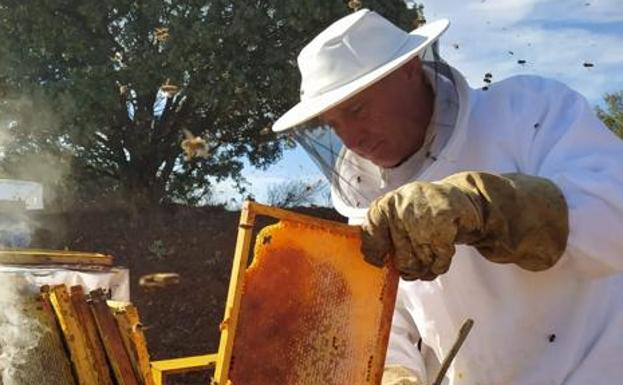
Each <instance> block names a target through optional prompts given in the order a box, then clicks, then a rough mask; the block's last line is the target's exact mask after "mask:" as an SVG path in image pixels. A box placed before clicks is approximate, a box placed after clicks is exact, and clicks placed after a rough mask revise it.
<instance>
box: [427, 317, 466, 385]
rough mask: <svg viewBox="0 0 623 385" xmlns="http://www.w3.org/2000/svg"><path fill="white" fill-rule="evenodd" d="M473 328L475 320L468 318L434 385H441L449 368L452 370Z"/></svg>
mask: <svg viewBox="0 0 623 385" xmlns="http://www.w3.org/2000/svg"><path fill="white" fill-rule="evenodd" d="M472 326H474V320H473V319H471V318H468V319H466V320H465V322H463V326H461V329H460V330H459V335H458V336H457V338H456V341H454V345H452V348H451V349H450V351H449V352H448V355H447V356H446V358H445V359H444V360H443V363H442V364H441V368H439V372H438V373H437V377H435V381H434V382H433V383H432V385H441V382H442V381H443V378H444V377H445V376H446V372H447V371H448V368H450V364H451V363H452V361H454V357H456V354H457V353H458V352H459V349H460V348H461V346H462V345H463V342H465V339H466V338H467V335H468V334H469V332H470V331H471V330H472Z"/></svg>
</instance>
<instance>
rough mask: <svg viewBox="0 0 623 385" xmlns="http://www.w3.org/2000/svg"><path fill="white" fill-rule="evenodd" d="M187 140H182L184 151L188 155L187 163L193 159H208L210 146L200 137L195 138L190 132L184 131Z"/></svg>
mask: <svg viewBox="0 0 623 385" xmlns="http://www.w3.org/2000/svg"><path fill="white" fill-rule="evenodd" d="M184 137H185V139H184V140H182V144H181V146H182V149H183V150H184V153H185V154H186V161H190V160H191V159H193V158H195V157H197V158H207V157H208V155H209V153H210V149H209V148H208V144H207V142H206V141H205V139H203V138H202V137H200V136H195V135H193V134H192V132H190V131H188V130H184Z"/></svg>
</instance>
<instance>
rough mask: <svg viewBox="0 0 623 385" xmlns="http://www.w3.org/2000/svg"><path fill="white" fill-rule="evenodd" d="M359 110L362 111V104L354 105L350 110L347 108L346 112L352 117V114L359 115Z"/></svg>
mask: <svg viewBox="0 0 623 385" xmlns="http://www.w3.org/2000/svg"><path fill="white" fill-rule="evenodd" d="M361 110H363V105H362V104H356V105H354V106H352V107H351V108H349V109H348V112H349V113H351V114H353V115H354V114H359V113H361Z"/></svg>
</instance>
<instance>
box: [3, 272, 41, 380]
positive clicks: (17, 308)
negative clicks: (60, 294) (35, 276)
mask: <svg viewBox="0 0 623 385" xmlns="http://www.w3.org/2000/svg"><path fill="white" fill-rule="evenodd" d="M0 282H1V283H0V384H2V385H23V382H21V381H20V380H17V379H16V378H20V377H21V376H20V375H18V371H19V370H20V367H21V368H22V369H21V370H23V368H24V367H25V365H26V364H28V357H29V356H30V353H31V352H32V351H33V350H34V349H35V348H36V347H37V346H38V345H39V341H40V340H41V337H42V336H43V335H44V333H46V331H47V326H46V325H45V324H43V323H42V322H41V321H40V320H39V319H38V318H37V317H33V316H32V315H33V313H34V312H33V310H34V306H35V304H36V301H35V300H34V298H36V295H37V292H38V290H37V288H36V287H34V286H33V285H30V284H28V283H27V282H26V280H25V279H24V278H23V277H20V276H19V275H17V274H7V275H3V277H2V278H1V281H0ZM29 314H30V317H29Z"/></svg>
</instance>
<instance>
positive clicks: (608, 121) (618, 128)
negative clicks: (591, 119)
mask: <svg viewBox="0 0 623 385" xmlns="http://www.w3.org/2000/svg"><path fill="white" fill-rule="evenodd" d="M604 100H605V102H606V110H603V109H602V108H600V107H597V108H596V110H597V116H598V117H599V119H601V120H602V121H603V122H604V124H605V125H606V126H608V128H609V129H611V130H612V132H614V133H615V134H617V135H618V136H619V137H620V138H623V91H619V92H615V93H613V94H606V95H605V96H604Z"/></svg>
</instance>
